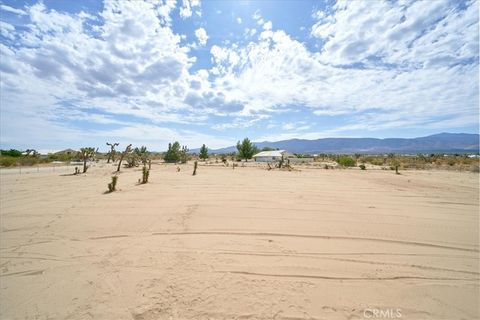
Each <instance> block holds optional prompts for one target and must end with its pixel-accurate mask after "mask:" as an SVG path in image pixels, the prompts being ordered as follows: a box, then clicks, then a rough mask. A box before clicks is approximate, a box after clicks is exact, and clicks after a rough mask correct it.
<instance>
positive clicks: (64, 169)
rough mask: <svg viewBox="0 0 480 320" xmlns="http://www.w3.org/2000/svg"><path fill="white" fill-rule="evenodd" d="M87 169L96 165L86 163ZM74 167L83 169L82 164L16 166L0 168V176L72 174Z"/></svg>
mask: <svg viewBox="0 0 480 320" xmlns="http://www.w3.org/2000/svg"><path fill="white" fill-rule="evenodd" d="M88 166H89V167H96V166H97V163H95V162H91V163H88ZM75 167H78V169H79V170H82V169H83V163H68V164H67V163H59V164H55V163H54V164H50V165H48V166H45V165H43V166H42V165H34V166H18V167H12V168H0V174H1V175H6V174H32V173H49V172H59V173H74V172H75Z"/></svg>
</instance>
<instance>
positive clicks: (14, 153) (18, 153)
mask: <svg viewBox="0 0 480 320" xmlns="http://www.w3.org/2000/svg"><path fill="white" fill-rule="evenodd" d="M0 154H1V155H2V156H9V157H15V158H18V157H21V156H22V152H21V151H19V150H16V149H10V150H0Z"/></svg>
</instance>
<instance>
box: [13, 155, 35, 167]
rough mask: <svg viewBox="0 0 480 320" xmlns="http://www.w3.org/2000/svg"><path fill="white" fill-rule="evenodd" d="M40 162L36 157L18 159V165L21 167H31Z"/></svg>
mask: <svg viewBox="0 0 480 320" xmlns="http://www.w3.org/2000/svg"><path fill="white" fill-rule="evenodd" d="M39 162H40V159H39V158H38V157H33V156H32V157H23V158H19V159H18V163H19V164H20V165H22V166H33V165H34V164H37V163H39Z"/></svg>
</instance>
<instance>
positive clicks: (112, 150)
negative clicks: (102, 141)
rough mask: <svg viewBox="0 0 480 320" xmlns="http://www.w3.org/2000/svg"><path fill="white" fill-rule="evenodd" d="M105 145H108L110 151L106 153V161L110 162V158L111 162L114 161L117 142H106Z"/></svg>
mask: <svg viewBox="0 0 480 320" xmlns="http://www.w3.org/2000/svg"><path fill="white" fill-rule="evenodd" d="M107 146H110V152H109V153H108V159H107V163H110V159H111V160H112V162H115V154H116V153H117V152H116V151H115V147H116V146H118V142H115V143H108V142H107Z"/></svg>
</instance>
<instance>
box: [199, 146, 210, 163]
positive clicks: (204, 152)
mask: <svg viewBox="0 0 480 320" xmlns="http://www.w3.org/2000/svg"><path fill="white" fill-rule="evenodd" d="M199 157H200V159H203V160H206V159H207V158H208V148H207V147H206V146H205V144H203V145H202V147H201V148H200V155H199Z"/></svg>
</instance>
